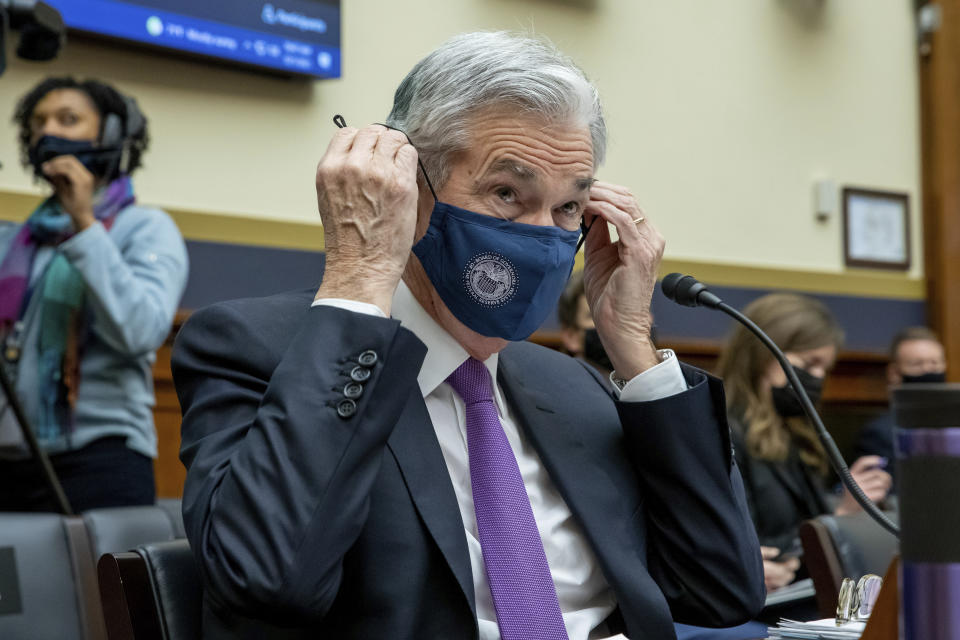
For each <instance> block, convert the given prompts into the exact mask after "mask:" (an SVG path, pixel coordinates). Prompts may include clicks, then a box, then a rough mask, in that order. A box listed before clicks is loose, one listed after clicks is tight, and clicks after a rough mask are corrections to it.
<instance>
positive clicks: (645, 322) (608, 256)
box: [584, 182, 665, 380]
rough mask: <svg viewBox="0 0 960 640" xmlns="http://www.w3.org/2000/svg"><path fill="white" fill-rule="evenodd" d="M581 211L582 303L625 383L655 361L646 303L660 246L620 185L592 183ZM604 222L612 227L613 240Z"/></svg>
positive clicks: (657, 236)
mask: <svg viewBox="0 0 960 640" xmlns="http://www.w3.org/2000/svg"><path fill="white" fill-rule="evenodd" d="M585 213H586V216H587V224H592V225H593V226H592V227H591V230H590V233H589V234H587V240H586V242H585V248H584V254H585V265H584V283H585V286H586V293H587V302H588V303H589V304H590V311H591V313H592V314H593V321H594V323H595V324H596V327H597V333H599V334H600V340H601V341H602V342H603V346H604V348H605V349H606V351H607V354H608V355H609V356H610V361H611V362H612V363H613V366H614V368H615V370H616V374H617V376H618V377H620V378H623V379H625V380H629V379H631V378H633V377H634V376H636V375H637V374H639V373H641V372H643V371H646V370H647V369H649V368H651V367H653V366H655V365H656V364H658V363H659V362H660V358H659V356H658V355H657V351H656V348H655V347H654V345H653V340H651V338H650V329H651V326H652V324H653V322H652V318H651V314H650V299H651V297H652V296H653V289H654V287H655V286H656V283H657V268H658V267H659V266H660V258H662V257H663V248H664V245H665V242H664V239H663V236H661V235H660V232H659V231H657V229H656V228H655V227H654V226H653V223H651V222H650V218H649V217H648V216H646V214H644V213H643V211H642V210H641V209H640V205H638V204H637V201H636V199H635V198H634V197H633V194H632V193H630V191H629V190H627V189H626V188H624V187H620V186H617V185H612V184H608V183H604V182H597V183H595V184H594V185H593V188H592V189H591V191H590V202H589V203H588V204H587V208H586V212H585ZM640 218H642V220H639V221H637V220H638V219H640ZM607 222H609V223H610V224H612V225H613V226H614V227H615V228H616V229H617V235H618V236H619V239H618V240H617V241H616V242H613V241H612V240H611V238H610V231H609V229H608V227H607V224H606V223H607Z"/></svg>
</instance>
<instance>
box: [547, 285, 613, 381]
mask: <svg viewBox="0 0 960 640" xmlns="http://www.w3.org/2000/svg"><path fill="white" fill-rule="evenodd" d="M557 319H558V320H559V322H560V340H561V343H562V345H563V350H564V351H566V352H567V354H568V355H571V356H573V357H574V358H579V359H581V360H583V361H584V362H586V363H587V364H589V365H590V366H592V367H593V368H594V369H596V370H597V371H599V372H600V373H601V374H602V375H603V376H604V377H605V378H606V377H608V376H609V375H610V372H611V371H613V363H611V362H610V356H608V355H607V352H606V350H604V348H603V343H602V342H600V334H598V333H597V329H596V327H595V326H594V324H593V317H592V316H591V315H590V305H588V304H587V292H586V288H585V287H584V284H583V271H582V270H580V271H574V272H573V274H571V276H570V279H569V280H568V281H567V286H566V287H565V288H564V290H563V294H562V295H561V296H560V302H559V304H558V305H557Z"/></svg>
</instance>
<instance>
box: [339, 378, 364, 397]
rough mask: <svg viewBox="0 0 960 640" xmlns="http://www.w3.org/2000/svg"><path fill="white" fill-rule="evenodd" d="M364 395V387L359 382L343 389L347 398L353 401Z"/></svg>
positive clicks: (349, 384) (351, 383)
mask: <svg viewBox="0 0 960 640" xmlns="http://www.w3.org/2000/svg"><path fill="white" fill-rule="evenodd" d="M362 394H363V385H362V384H360V383H359V382H348V383H347V386H345V387H344V388H343V395H345V396H347V397H348V398H350V399H351V400H356V399H357V398H359V397H360V396H361V395H362Z"/></svg>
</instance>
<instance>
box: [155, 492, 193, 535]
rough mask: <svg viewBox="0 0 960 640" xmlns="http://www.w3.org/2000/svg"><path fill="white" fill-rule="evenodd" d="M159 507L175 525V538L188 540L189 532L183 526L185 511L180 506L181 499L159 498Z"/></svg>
mask: <svg viewBox="0 0 960 640" xmlns="http://www.w3.org/2000/svg"><path fill="white" fill-rule="evenodd" d="M157 506H158V507H160V508H161V509H163V510H164V511H165V512H166V513H167V515H168V516H169V517H170V522H171V524H172V525H173V537H174V538H186V537H187V531H186V529H185V528H184V526H183V510H182V508H181V504H180V498H158V499H157Z"/></svg>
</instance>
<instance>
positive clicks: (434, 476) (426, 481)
mask: <svg viewBox="0 0 960 640" xmlns="http://www.w3.org/2000/svg"><path fill="white" fill-rule="evenodd" d="M387 446H388V447H389V449H390V451H391V452H392V453H393V456H394V458H395V459H396V461H397V465H398V466H399V467H400V472H401V473H402V474H403V478H404V480H405V481H406V484H407V489H408V490H409V492H410V496H411V498H412V499H413V503H414V505H415V506H416V508H417V512H418V513H419V514H420V517H421V518H422V519H423V522H424V524H425V525H426V527H427V530H429V531H430V535H431V536H433V539H434V541H435V542H436V543H437V546H439V547H440V552H441V553H442V554H443V557H444V559H445V560H446V561H447V564H449V565H450V569H451V570H452V571H453V574H454V575H455V576H456V578H457V582H458V583H459V584H460V588H461V589H462V590H463V594H464V596H465V597H466V598H467V602H469V603H470V610H471V611H472V612H473V615H474V618H476V614H477V607H476V600H475V598H474V592H473V573H472V571H471V567H470V553H469V551H468V550H467V539H466V534H465V533H464V530H463V519H462V518H461V517H460V508H459V506H458V505H457V496H456V494H455V493H454V490H453V485H452V484H451V483H450V473H449V472H448V471H447V465H446V463H445V462H444V460H443V453H442V452H441V450H440V444H439V443H438V442H437V436H436V434H435V433H434V430H433V423H432V422H431V421H430V414H428V413H427V405H426V404H425V403H424V401H423V397H422V396H421V395H420V389H419V387H417V386H416V385H414V391H413V392H412V393H411V394H410V398H409V399H408V400H407V404H406V407H405V408H404V410H403V413H402V414H401V415H400V418H399V420H398V421H397V426H396V427H395V428H394V430H393V433H392V434H391V436H390V438H389V440H388V441H387Z"/></svg>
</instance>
